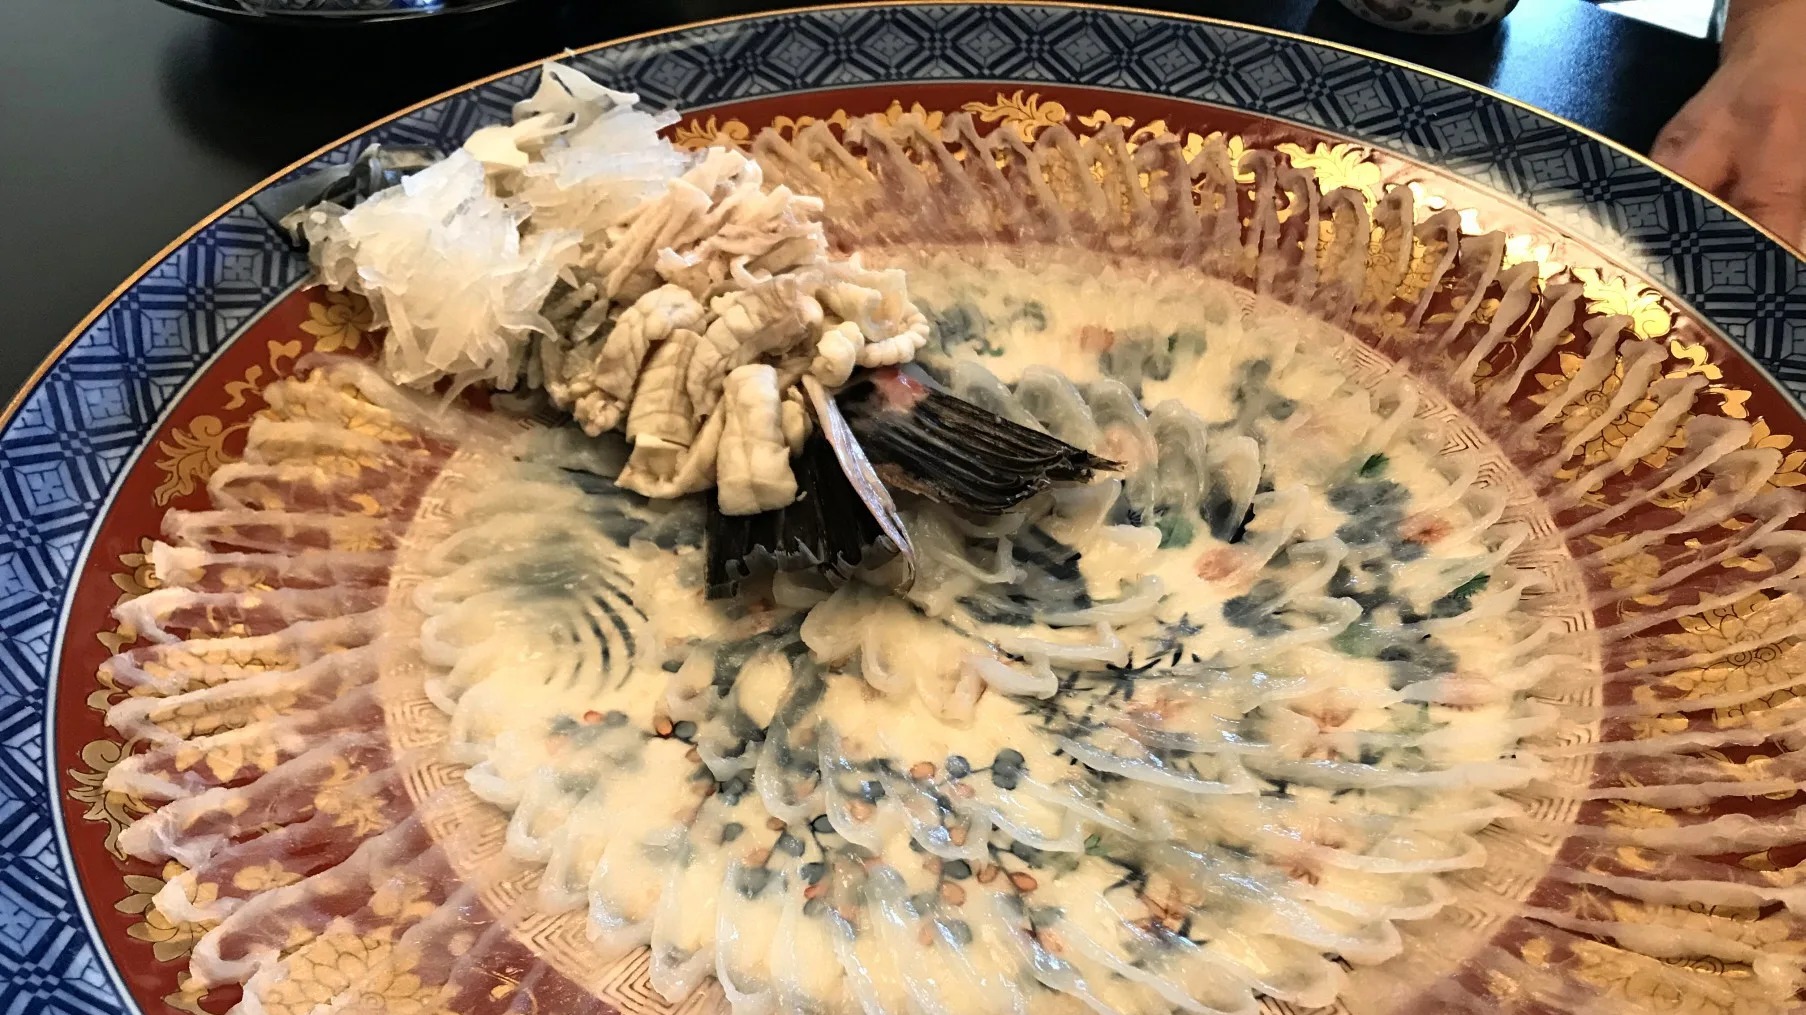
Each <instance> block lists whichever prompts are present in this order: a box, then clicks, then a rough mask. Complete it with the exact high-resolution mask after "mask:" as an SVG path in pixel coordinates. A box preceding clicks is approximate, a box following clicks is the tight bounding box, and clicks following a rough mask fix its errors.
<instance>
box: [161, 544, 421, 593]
mask: <svg viewBox="0 0 1806 1015" xmlns="http://www.w3.org/2000/svg"><path fill="white" fill-rule="evenodd" d="M150 560H151V567H152V570H153V571H155V572H156V575H157V580H158V581H159V582H161V583H162V584H163V585H165V586H173V587H178V588H186V589H192V590H194V591H196V592H232V591H237V592H248V591H251V590H253V589H257V588H293V589H320V588H332V587H335V586H344V587H349V588H365V587H369V586H373V585H387V584H388V582H389V569H390V567H391V566H392V565H393V563H394V558H393V557H391V556H390V555H388V554H384V553H334V552H330V551H311V552H302V553H293V554H290V553H209V552H207V551H205V550H199V549H195V548H194V547H176V546H170V545H169V544H168V543H156V544H153V545H152V546H151V552H150Z"/></svg>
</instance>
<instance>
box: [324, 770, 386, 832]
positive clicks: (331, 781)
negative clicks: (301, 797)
mask: <svg viewBox="0 0 1806 1015" xmlns="http://www.w3.org/2000/svg"><path fill="white" fill-rule="evenodd" d="M368 774H369V773H368V772H366V771H364V770H363V769H361V768H358V767H356V766H354V765H352V764H351V763H350V762H349V761H346V760H345V759H344V758H334V759H333V760H332V774H330V775H328V776H327V777H326V778H325V779H324V780H322V781H321V783H320V789H319V791H318V792H316V793H315V794H314V809H315V810H317V811H319V812H320V813H322V814H330V815H332V818H333V822H332V823H333V825H334V826H336V827H340V828H350V829H351V831H352V834H353V835H358V836H363V835H368V834H370V833H371V832H374V831H376V830H378V829H380V828H382V827H383V826H384V825H386V824H388V822H387V821H386V820H384V818H383V814H382V800H381V799H380V798H378V797H376V796H374V795H372V794H370V793H366V792H362V791H360V790H359V789H358V788H357V787H356V786H355V785H354V783H356V782H357V781H358V780H360V779H362V778H364V777H365V776H366V775H368Z"/></svg>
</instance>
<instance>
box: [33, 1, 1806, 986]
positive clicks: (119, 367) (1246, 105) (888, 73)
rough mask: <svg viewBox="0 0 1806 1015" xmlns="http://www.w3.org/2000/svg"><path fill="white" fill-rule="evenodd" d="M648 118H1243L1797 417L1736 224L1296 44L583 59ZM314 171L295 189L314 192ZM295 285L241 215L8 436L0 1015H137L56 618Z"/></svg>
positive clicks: (620, 54)
mask: <svg viewBox="0 0 1806 1015" xmlns="http://www.w3.org/2000/svg"><path fill="white" fill-rule="evenodd" d="M573 62H574V63H575V64H576V65H577V66H578V67H580V68H582V69H583V70H584V71H586V72H587V73H589V74H591V75H593V76H595V77H596V78H598V79H599V80H601V81H603V82H605V83H607V84H609V85H611V86H613V87H616V88H620V89H623V90H629V91H636V92H638V93H640V95H641V96H643V97H644V99H645V100H646V101H647V102H649V103H652V104H655V105H669V106H673V107H676V108H679V109H686V108H695V107H698V106H705V105H712V104H715V103H720V102H727V101H732V100H739V99H751V98H760V97H769V96H776V95H782V94H785V93H794V92H801V91H806V90H813V89H824V88H840V87H848V86H857V85H865V84H880V83H907V82H917V81H961V80H971V81H998V82H1022V83H1028V84H1032V83H1047V84H1070V85H1085V86H1092V87H1100V88H1112V89H1119V90H1124V91H1132V92H1139V93H1144V94H1149V95H1155V96H1168V97H1173V98H1180V99H1191V100H1198V101H1203V102H1210V103H1215V104H1219V105H1225V106H1232V107H1237V108H1241V109H1245V110H1247V111H1249V112H1252V113H1257V114H1261V115H1264V116H1270V117H1276V118H1281V119H1286V120H1291V121H1294V122H1297V123H1300V124H1303V125H1305V126H1308V127H1313V128H1317V129H1320V130H1325V131H1330V132H1334V133H1338V134H1343V135H1346V136H1349V137H1353V138H1357V139H1360V140H1363V141H1366V142H1369V143H1372V144H1374V145H1376V146H1379V147H1382V148H1386V149H1389V150H1391V151H1394V152H1397V153H1399V154H1401V155H1404V156H1407V157H1409V158H1413V159H1416V160H1419V161H1421V162H1425V163H1428V164H1430V165H1434V166H1440V167H1443V168H1446V169H1449V170H1452V171H1454V172H1457V173H1460V174H1462V175H1464V176H1466V177H1468V178H1469V179H1472V180H1474V181H1476V182H1478V183H1482V184H1485V185H1488V186H1490V187H1492V188H1493V189H1495V190H1498V191H1500V192H1501V193H1503V194H1505V195H1508V196H1510V197H1513V198H1516V199H1517V200H1519V201H1521V202H1523V203H1525V204H1527V205H1529V206H1531V207H1532V208H1534V209H1536V210H1537V211H1539V212H1541V213H1542V214H1543V215H1545V216H1546V217H1548V218H1549V219H1550V220H1551V221H1552V222H1554V223H1555V224H1556V225H1557V226H1559V227H1561V228H1563V229H1566V230H1568V231H1569V232H1571V233H1573V234H1575V235H1577V236H1580V237H1582V238H1584V239H1588V240H1592V241H1594V242H1596V243H1598V244H1600V245H1601V246H1603V247H1604V248H1606V249H1608V250H1613V251H1615V252H1617V253H1619V254H1620V255H1621V257H1622V259H1623V260H1624V261H1626V262H1627V263H1629V264H1631V265H1633V266H1635V267H1636V268H1638V269H1639V270H1641V271H1643V272H1644V273H1645V274H1646V275H1648V276H1649V278H1650V279H1652V280H1654V281H1657V282H1659V283H1661V284H1662V285H1663V286H1664V287H1666V288H1667V289H1668V290H1669V291H1670V292H1672V293H1674V294H1676V295H1677V296H1679V297H1680V298H1681V299H1682V300H1684V301H1686V302H1687V303H1689V304H1690V305H1691V306H1692V307H1693V308H1694V309H1695V310H1696V311H1698V312H1699V313H1700V314H1701V315H1702V316H1703V317H1705V318H1706V319H1708V320H1709V321H1710V322H1711V323H1713V324H1714V325H1716V326H1717V327H1718V328H1719V329H1720V330H1722V331H1723V332H1724V333H1725V334H1726V335H1728V336H1729V337H1730V338H1732V339H1733V340H1734V341H1736V342H1737V343H1738V344H1739V345H1741V346H1742V347H1743V348H1744V349H1745V350H1747V351H1748V352H1749V353H1750V355H1751V356H1752V357H1753V358H1754V359H1755V360H1756V361H1757V362H1759V363H1760V364H1761V365H1762V366H1764V367H1765V368H1767V370H1768V371H1769V372H1770V373H1771V374H1772V375H1774V376H1775V377H1777V378H1779V379H1780V380H1781V381H1782V382H1783V383H1784V384H1785V385H1786V386H1787V387H1788V388H1789V389H1790V390H1791V391H1792V392H1793V393H1794V395H1795V396H1796V397H1801V396H1806V264H1803V263H1802V262H1800V261H1798V260H1796V259H1795V258H1794V257H1793V256H1791V255H1790V254H1789V253H1788V252H1787V251H1785V250H1784V249H1782V248H1781V247H1780V246H1779V245H1777V244H1775V243H1774V242H1772V241H1771V240H1769V239H1767V238H1766V237H1764V236H1762V235H1760V234H1759V233H1758V232H1756V231H1755V230H1753V229H1751V228H1750V227H1749V226H1748V225H1747V224H1745V223H1744V222H1742V221H1741V220H1739V219H1738V218H1737V217H1735V216H1734V215H1731V214H1730V213H1728V212H1726V211H1725V210H1724V209H1723V208H1721V207H1719V206H1718V205H1716V204H1713V203H1712V202H1711V201H1708V200H1706V199H1705V198H1703V197H1701V196H1700V195H1699V194H1697V193H1695V192H1693V191H1692V190H1689V189H1688V188H1686V187H1684V186H1681V185H1680V184H1678V183H1676V182H1674V181H1673V180H1671V179H1669V178H1667V177H1665V176H1663V175H1662V174H1661V173H1659V172H1657V171H1655V170H1653V169H1651V168H1650V167H1649V166H1647V165H1645V164H1643V163H1642V162H1640V161H1638V160H1636V159H1634V158H1631V157H1629V156H1627V155H1625V154H1624V153H1622V152H1620V151H1617V150H1615V149H1612V148H1611V147H1609V146H1607V145H1604V144H1600V143H1598V142H1596V141H1594V140H1591V139H1589V138H1587V137H1585V136H1583V135H1581V134H1579V133H1577V132H1576V131H1574V130H1573V129H1571V128H1570V127H1568V126H1565V125H1563V124H1561V123H1558V122H1556V121H1554V120H1551V119H1550V118H1548V117H1546V116H1543V115H1540V114H1538V113H1536V112H1533V111H1531V110H1528V109H1524V108H1522V107H1519V106H1516V105H1514V104H1512V103H1510V102H1508V101H1504V100H1502V99H1500V98H1497V97H1495V96H1491V95H1487V94H1484V93H1481V92H1476V91H1473V90H1470V89H1467V88H1465V87H1462V86H1460V85H1457V84H1454V83H1451V82H1448V81H1445V80H1442V79H1440V78H1437V77H1434V76H1431V75H1429V74H1425V73H1421V72H1418V71H1413V70H1410V69H1408V68H1405V67H1401V66H1398V65H1394V64H1389V63H1385V62H1381V61H1379V60H1375V59H1371V58H1368V57H1364V56H1361V55H1358V54H1354V53H1349V52H1345V51H1342V50H1338V49H1335V48H1331V47H1328V46H1322V45H1317V44H1314V43H1311V42H1308V41H1304V40H1300V39H1292V38H1285V37H1279V36H1272V35H1267V34H1264V33H1261V32H1258V31H1254V30H1248V29H1240V28H1233V27H1229V26H1223V25H1214V24H1205V23H1200V22H1195V21H1189V20H1183V19H1178V18H1173V17H1167V16H1161V15H1152V14H1148V15H1143V14H1130V13H1125V12H1116V11H1108V10H1100V9H1090V8H1067V7H1059V6H1051V5H1050V6H1018V5H1008V6H966V5H932V6H903V7H866V8H856V9H840V10H817V11H808V12H797V13H791V14H783V15H771V16H764V17H758V18H753V19H748V20H741V21H734V22H728V23H724V24H717V25H709V26H704V27H699V28H693V29H685V30H680V31H676V32H672V33H666V34H662V35H659V36H654V37H650V38H646V39H640V40H634V41H629V42H624V43H620V44H616V45H612V46H607V47H604V48H602V49H598V50H595V51H592V52H589V53H585V54H583V55H581V56H578V57H576V58H575V59H574V61H573ZM535 77H536V73H535V72H522V73H518V74H513V75H510V76H508V77H506V78H503V79H500V80H497V81H494V82H491V83H488V84H485V85H482V86H480V87H477V88H473V89H470V90H467V91H464V92H461V93H459V94H457V95H454V96H451V97H449V98H446V99H444V100H442V101H439V102H437V103H435V104H433V105H431V106H429V107H427V108H424V109H421V110H418V111H416V112H413V113H410V114H408V115H407V116H405V117H402V118H400V119H397V120H395V121H392V122H390V123H387V124H384V125H382V126H380V127H378V128H376V129H374V130H372V131H371V132H369V133H368V134H366V135H364V136H362V137H360V138H358V139H357V140H355V141H353V142H350V143H347V144H346V145H343V146H341V147H340V148H338V149H336V150H334V151H332V152H330V153H328V154H327V155H324V156H322V157H321V158H320V159H319V160H318V162H319V163H321V164H323V163H329V162H339V161H343V160H345V159H348V158H349V157H350V156H351V155H352V154H353V153H354V152H355V151H357V150H358V149H360V148H362V147H363V146H364V145H366V144H368V143H370V142H372V141H383V142H390V143H403V142H405V143H416V144H422V143H423V144H432V145H437V146H440V147H443V148H450V147H453V146H455V145H456V144H457V143H458V142H459V141H460V140H461V139H462V138H463V137H465V136H466V135H468V134H469V133H470V132H471V131H472V130H474V129H475V128H477V127H479V126H481V125H483V124H486V123H491V122H496V121H499V120H502V119H504V118H506V117H507V115H508V111H509V107H510V106H511V105H512V104H513V103H514V102H515V101H516V100H518V99H520V98H521V97H523V95H525V94H526V93H527V92H528V91H529V89H530V88H531V86H532V84H533V82H534V79H535ZM301 171H303V172H304V171H305V170H301ZM304 270H305V265H304V264H303V262H302V261H301V259H299V258H298V257H296V256H295V255H294V254H293V253H292V252H291V251H289V250H288V248H287V247H286V246H285V245H284V244H283V243H282V242H281V241H280V239H279V238H278V237H277V236H276V235H275V234H274V232H273V231H272V230H271V229H270V228H269V227H268V226H267V225H265V224H264V222H263V221H262V220H261V219H260V218H258V217H257V216H256V215H255V214H254V213H253V212H252V211H251V210H250V208H249V207H248V206H245V205H240V206H238V207H235V208H233V209H231V210H229V211H227V212H226V213H225V214H224V215H222V216H221V217H220V218H218V219H216V220H215V221H213V222H212V223H211V224H209V225H208V226H206V227H205V228H204V229H202V230H200V231H199V232H198V233H197V234H196V235H195V236H193V237H192V238H191V239H190V240H189V241H188V242H187V243H185V244H183V245H182V246H181V247H180V248H179V249H177V250H176V251H175V252H174V253H173V254H171V255H169V256H168V257H167V258H165V259H164V260H163V261H162V262H160V263H159V264H157V265H156V266H154V267H153V268H152V269H151V270H150V271H149V272H147V273H146V274H145V275H144V276H143V277H142V278H141V279H139V280H138V281H137V282H136V283H135V284H134V285H133V286H132V287H131V288H130V289H129V290H127V291H126V292H125V293H124V294H123V295H122V296H120V297H119V298H118V299H117V300H115V301H114V302H113V303H112V304H111V305H110V306H108V307H107V308H105V310H104V311H103V312H102V313H101V314H100V316H99V317H98V318H96V319H95V320H94V322H93V324H92V325H91V326H90V327H89V328H88V329H87V330H86V331H85V332H83V333H82V334H81V335H80V336H79V337H78V338H77V339H76V341H75V342H74V344H73V345H72V346H71V347H70V348H69V349H68V350H67V351H65V352H64V353H63V355H62V356H61V357H60V358H59V359H58V360H57V361H56V362H55V363H54V364H53V365H52V366H51V367H50V368H49V370H48V371H47V372H46V373H45V375H44V376H43V377H42V378H41V379H40V380H39V381H38V382H37V384H36V386H35V387H34V388H33V390H32V391H31V392H30V393H29V395H28V397H27V398H26V399H25V401H24V403H23V405H22V407H21V408H20V410H19V412H18V413H17V415H15V416H14V417H13V418H12V420H11V421H10V422H9V423H8V424H7V425H6V426H5V429H4V430H3V431H0V730H3V731H4V736H5V739H4V748H3V749H0V1015H24V1013H28V1012H29V1013H38V1012H71V1013H84V1015H86V1013H106V1015H113V1013H116V1012H119V1011H121V1010H127V1011H129V1010H132V1007H133V1006H132V1004H131V1002H130V1001H129V1000H126V999H123V998H120V997H119V996H117V990H116V987H115V984H116V982H117V980H116V979H115V978H114V977H113V976H111V975H110V973H109V967H108V964H107V963H108V961H109V960H108V959H107V958H106V957H105V956H103V955H101V954H99V952H98V950H97V946H96V944H95V943H94V942H93V941H91V940H90V939H89V936H88V932H87V931H86V929H85V922H84V920H83V918H82V915H81V909H80V906H81V903H80V902H79V900H78V899H77V896H76V892H75V890H74V889H73V887H72V886H71V884H70V876H69V873H68V871H67V869H66V868H65V866H64V861H63V859H62V855H63V854H62V850H61V848H60V832H59V830H58V825H57V819H56V816H55V814H54V813H53V810H54V808H55V806H56V804H55V800H54V796H55V793H56V783H55V781H54V780H51V781H49V782H47V781H46V780H47V779H48V778H49V777H50V774H51V773H50V772H49V767H50V761H49V760H48V758H47V755H48V752H49V742H48V736H47V712H48V708H49V702H48V701H47V693H48V688H49V685H50V683H51V674H52V672H53V668H54V666H55V665H56V656H57V640H58V638H59V637H60V631H59V618H60V617H61V616H62V614H63V611H64V609H65V607H66V600H67V596H68V593H69V590H70V588H71V586H72V585H73V584H74V573H75V570H76V568H77V567H78V562H79V561H80V560H81V559H82V558H83V556H84V554H85V548H86V547H87V545H88V542H89V539H90V537H91V534H92V531H93V530H94V528H95V524H96V522H97V520H98V516H99V513H100V512H101V511H102V510H103V507H104V505H105V503H106V501H107V498H108V496H109V491H111V490H112V489H113V487H114V485H115V484H116V482H117V481H118V479H119V478H120V476H121V475H122V474H123V473H124V471H125V470H126V468H127V466H128V465H129V464H130V462H131V461H132V460H133V458H134V457H135V455H136V454H137V453H138V451H139V449H140V447H141V446H142V444H143V442H144V440H145V438H146V435H148V434H149V433H150V432H152V430H154V428H155V426H156V424H157V421H158V420H159V419H160V417H161V416H162V414H163V412H164V411H165V409H166V408H167V407H168V406H169V404H170V403H171V402H172V400H173V399H174V398H175V396H176V395H177V394H178V393H179V392H180V390H181V389H182V387H183V385H184V384H185V383H186V382H187V381H188V379H189V378H190V377H191V376H192V375H193V373H194V372H195V371H196V370H197V369H199V368H200V367H201V366H202V365H203V364H204V363H206V362H207V361H209V360H210V359H211V358H212V357H213V355H214V354H215V353H216V352H218V351H219V350H220V349H221V348H222V347H223V345H224V344H225V343H226V342H229V341H230V340H231V338H232V337H233V335H235V334H236V333H237V331H238V330H239V328H240V327H241V326H242V325H243V324H244V323H245V322H246V321H248V320H249V319H251V318H252V317H253V316H254V315H255V314H256V313H257V312H258V311H259V310H260V309H261V308H263V307H264V306H265V305H266V304H268V303H269V302H270V301H272V300H273V299H275V298H276V297H277V296H279V295H280V294H281V293H283V292H285V291H286V290H287V289H288V288H289V287H290V286H292V285H294V284H295V283H296V282H297V281H298V280H299V279H300V278H301V276H302V275H303V273H304Z"/></svg>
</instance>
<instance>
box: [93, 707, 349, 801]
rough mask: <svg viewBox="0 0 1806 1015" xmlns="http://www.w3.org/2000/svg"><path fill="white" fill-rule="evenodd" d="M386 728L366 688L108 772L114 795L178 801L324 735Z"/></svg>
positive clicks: (176, 745) (165, 748)
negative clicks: (312, 708)
mask: <svg viewBox="0 0 1806 1015" xmlns="http://www.w3.org/2000/svg"><path fill="white" fill-rule="evenodd" d="M382 728H383V713H382V705H381V702H379V701H378V700H377V698H376V693H375V688H374V687H373V686H372V685H368V684H366V685H363V686H360V687H356V688H354V689H352V690H351V691H350V692H349V693H347V694H345V695H343V696H342V697H340V698H338V699H336V700H335V701H333V702H332V703H331V704H330V705H327V706H326V707H325V708H323V709H321V710H319V711H317V712H303V713H298V714H295V715H291V716H284V717H282V718H280V719H276V720H272V721H269V722H264V723H258V724H255V725H250V726H242V727H239V728H238V729H233V730H227V731H225V732H223V733H216V734H213V735H211V736H203V737H196V738H194V739H192V740H176V741H169V742H164V743H159V744H156V745H153V746H152V747H151V748H150V749H149V750H147V751H144V752H142V753H139V754H132V755H128V756H127V757H125V758H123V759H121V760H120V762H119V763H118V764H117V765H114V766H113V768H112V769H111V770H110V771H108V772H107V785H108V786H109V787H113V789H112V790H110V791H111V792H123V793H130V794H132V795H133V796H136V797H138V798H140V799H143V800H151V801H165V800H175V799H179V798H181V797H188V796H194V795H195V794H197V793H201V792H203V791H205V790H208V789H212V788H214V787H216V786H226V785H237V784H239V783H241V782H244V781H246V780H248V779H250V778H251V777H252V776H253V775H255V774H256V773H259V772H264V771H268V770H270V769H272V768H275V767H276V766H277V765H279V764H281V763H283V762H285V761H288V760H289V759H291V758H294V757H297V756H298V755H300V754H301V753H302V752H304V751H306V750H308V749H309V748H310V747H311V746H312V745H314V744H316V743H318V742H319V739H320V738H322V737H327V738H335V739H337V740H338V741H339V742H346V738H347V737H352V736H354V735H356V734H359V733H365V732H374V731H379V730H381V729H382Z"/></svg>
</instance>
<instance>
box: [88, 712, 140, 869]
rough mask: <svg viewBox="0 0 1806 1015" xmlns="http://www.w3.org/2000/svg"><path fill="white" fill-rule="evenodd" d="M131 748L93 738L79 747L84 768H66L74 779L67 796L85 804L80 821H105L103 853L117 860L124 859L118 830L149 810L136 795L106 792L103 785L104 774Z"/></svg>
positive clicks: (128, 752)
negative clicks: (105, 852)
mask: <svg viewBox="0 0 1806 1015" xmlns="http://www.w3.org/2000/svg"><path fill="white" fill-rule="evenodd" d="M131 747H132V744H130V743H126V744H119V743H114V742H113V741H111V740H96V741H93V742H92V743H89V744H87V745H86V746H84V747H83V748H82V750H81V759H82V764H83V765H86V766H87V768H86V769H80V768H71V769H70V770H69V778H70V779H72V780H73V781H74V782H75V788H74V789H72V790H70V791H69V796H70V798H71V799H73V800H75V801H77V802H78V803H82V804H85V805H86V809H85V810H83V811H82V818H83V820H86V821H99V822H104V823H105V824H106V826H107V835H106V838H105V839H104V840H103V841H102V842H103V845H105V846H106V848H107V852H109V853H111V854H113V855H114V856H115V857H117V858H119V859H121V860H124V859H125V850H123V849H120V848H119V833H120V832H123V831H125V829H126V826H128V825H130V824H131V823H132V822H134V821H136V820H138V819H139V818H140V817H143V816H144V815H146V814H149V813H150V806H149V805H148V804H146V803H145V802H144V801H143V800H141V799H139V798H138V797H136V796H133V795H131V794H128V793H117V792H112V791H109V790H107V789H106V788H105V787H104V785H103V784H104V783H105V782H106V778H107V773H108V772H110V771H112V770H113V766H114V765H117V764H119V762H120V761H122V760H123V759H124V758H125V757H126V756H127V755H129V754H130V753H131Z"/></svg>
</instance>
